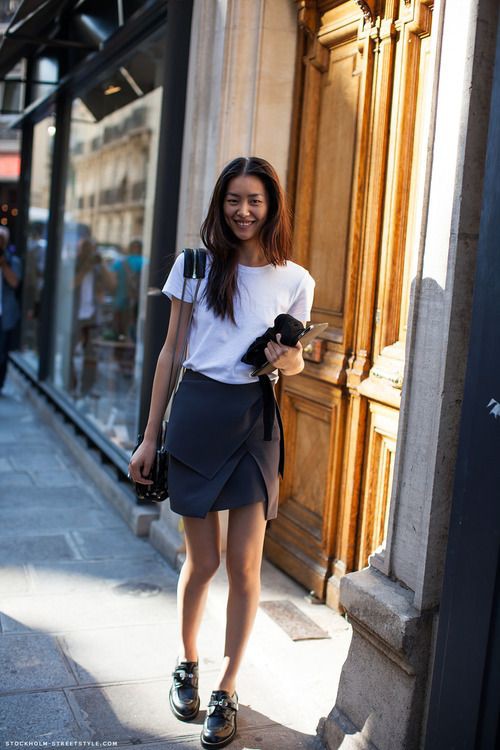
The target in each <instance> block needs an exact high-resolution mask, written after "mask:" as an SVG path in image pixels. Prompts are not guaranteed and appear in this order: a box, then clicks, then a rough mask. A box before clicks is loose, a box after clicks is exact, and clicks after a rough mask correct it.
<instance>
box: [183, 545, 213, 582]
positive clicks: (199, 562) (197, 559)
mask: <svg viewBox="0 0 500 750" xmlns="http://www.w3.org/2000/svg"><path fill="white" fill-rule="evenodd" d="M219 565H220V554H219V553H217V552H212V553H211V554H210V555H206V554H205V555H196V556H193V555H191V556H190V555H189V554H188V555H187V557H186V566H187V568H188V573H189V575H190V578H192V579H194V580H196V581H198V582H199V583H207V582H208V581H210V580H211V579H212V578H213V577H214V575H215V574H216V572H217V570H218V569H219Z"/></svg>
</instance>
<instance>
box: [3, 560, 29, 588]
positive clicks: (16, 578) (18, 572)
mask: <svg viewBox="0 0 500 750" xmlns="http://www.w3.org/2000/svg"><path fill="white" fill-rule="evenodd" d="M31 588H32V582H31V576H30V574H29V572H28V570H26V568H25V567H24V565H19V566H17V567H13V566H8V567H7V566H4V565H3V566H2V567H0V594H25V593H27V592H28V591H30V590H31Z"/></svg>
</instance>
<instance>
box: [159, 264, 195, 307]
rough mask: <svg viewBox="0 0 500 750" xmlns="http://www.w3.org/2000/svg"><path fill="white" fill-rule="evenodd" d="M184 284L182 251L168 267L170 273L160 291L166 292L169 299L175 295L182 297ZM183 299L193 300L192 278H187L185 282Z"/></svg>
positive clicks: (178, 297)
mask: <svg viewBox="0 0 500 750" xmlns="http://www.w3.org/2000/svg"><path fill="white" fill-rule="evenodd" d="M183 285H184V253H179V255H178V256H177V258H176V259H175V262H174V265H173V266H172V268H171V269H170V273H169V275H168V277H167V280H166V282H165V284H164V286H163V289H162V292H163V294H166V295H167V297H168V298H169V299H172V297H177V299H182V288H183ZM184 299H185V300H186V302H192V301H193V279H188V280H187V283H186V291H185V293H184Z"/></svg>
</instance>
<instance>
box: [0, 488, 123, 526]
mask: <svg viewBox="0 0 500 750" xmlns="http://www.w3.org/2000/svg"><path fill="white" fill-rule="evenodd" d="M26 476H28V475H26ZM0 481H1V475H0ZM5 481H6V482H7V481H8V480H7V478H6V479H5ZM29 481H30V483H32V480H31V478H30V479H29ZM9 506H11V507H17V506H22V507H25V508H26V507H29V508H32V507H34V506H40V507H43V508H48V509H50V508H62V509H64V508H73V507H77V508H80V509H83V508H88V509H90V508H95V509H99V510H103V511H107V512H108V513H111V514H112V515H113V516H115V517H116V518H118V516H116V514H114V513H112V511H111V510H110V508H109V506H106V505H105V504H104V503H103V502H102V501H101V502H99V500H97V499H96V497H95V495H94V494H93V493H91V492H89V490H88V489H87V488H85V487H37V488H36V489H33V488H26V489H25V488H19V489H18V490H17V491H16V493H15V495H13V494H12V492H10V491H9V490H5V491H4V489H3V488H2V489H0V508H2V509H3V508H7V507H9ZM124 527H125V528H126V524H124Z"/></svg>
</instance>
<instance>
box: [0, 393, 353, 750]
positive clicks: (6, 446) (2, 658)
mask: <svg viewBox="0 0 500 750" xmlns="http://www.w3.org/2000/svg"><path fill="white" fill-rule="evenodd" d="M28 387H29V386H24V387H23V386H22V385H20V384H19V383H18V381H17V380H16V381H15V382H14V381H13V380H12V379H11V380H10V381H8V383H7V385H6V387H5V389H4V395H3V396H1V397H0V519H1V524H0V558H1V560H0V563H1V566H0V665H1V666H0V747H2V748H3V747H29V746H31V747H60V748H63V747H64V748H69V747H117V746H119V747H132V746H137V745H139V746H140V747H141V748H143V750H153V749H154V750H167V749H171V750H174V749H181V750H191V749H194V748H199V747H200V744H199V733H200V729H201V724H202V722H203V718H204V710H202V711H201V712H200V714H199V717H198V719H197V720H196V721H195V722H192V723H189V724H186V723H182V722H179V721H177V720H176V719H175V718H174V717H173V716H172V714H171V712H170V710H169V706H168V689H169V685H170V673H171V670H172V667H173V665H174V661H175V658H176V641H177V638H176V604H175V588H176V582H177V573H176V571H174V570H173V569H172V568H171V567H170V566H169V565H168V564H167V562H166V561H165V560H164V559H163V558H162V557H161V555H160V554H159V553H158V552H157V551H156V550H155V549H154V548H153V547H152V546H151V544H149V542H148V540H147V538H139V537H136V536H135V535H134V534H133V533H132V531H131V530H130V528H129V526H128V525H127V524H126V523H125V521H124V520H123V519H122V518H121V516H120V515H119V514H118V513H117V511H116V510H115V509H114V507H113V506H112V505H110V503H109V501H108V500H107V499H106V497H105V496H104V495H103V493H102V492H101V491H100V490H99V488H98V487H97V486H95V485H93V484H92V482H91V481H90V480H89V478H88V476H86V475H85V473H84V471H83V469H82V468H81V466H80V464H78V463H77V462H76V461H75V458H74V457H73V456H72V454H71V453H70V452H69V451H68V450H67V448H66V447H65V445H64V443H63V442H62V441H61V439H60V438H59V437H58V436H57V435H56V434H55V432H54V431H53V430H52V429H50V428H49V427H48V426H47V425H46V424H44V422H43V421H42V419H41V417H40V416H39V413H38V412H37V410H36V409H35V407H34V406H33V405H32V404H31V402H30V400H29V399H28V398H26V388H28ZM225 586H226V580H225V574H224V571H223V570H221V572H220V574H218V576H217V577H216V579H215V581H214V583H213V585H212V587H211V592H210V596H209V601H208V605H207V611H206V616H205V619H204V623H203V626H202V632H201V638H200V655H201V660H200V671H201V679H200V683H201V685H200V687H201V698H202V708H203V706H204V705H205V704H206V701H207V700H208V697H209V694H210V690H211V687H212V683H213V680H214V678H215V675H216V674H217V671H218V664H219V663H220V659H221V654H222V647H223V622H224V608H225V592H226V588H225ZM305 593H306V592H305V591H304V590H303V589H302V588H301V587H300V586H298V585H297V584H295V583H294V582H293V581H291V580H290V579H289V578H288V577H287V576H285V575H284V574H283V573H281V572H279V571H278V570H277V569H276V568H274V566H272V565H271V564H269V563H268V562H265V563H264V566H263V590H262V597H261V598H262V600H263V601H264V600H277V599H286V600H288V601H291V602H293V603H295V604H296V605H297V606H298V607H299V608H300V609H301V610H302V611H303V612H304V613H305V614H307V615H308V616H309V617H311V618H312V619H313V620H314V621H315V622H316V623H318V624H319V625H320V626H321V627H322V628H324V629H326V630H327V631H328V633H329V634H330V638H329V639H323V640H307V641H295V642H294V641H292V640H291V639H290V637H289V636H288V635H287V634H286V633H285V632H284V630H282V628H281V627H279V626H278V625H277V624H276V623H275V622H274V621H273V620H272V619H270V617H269V616H268V615H267V614H266V613H265V612H264V611H263V610H262V609H260V610H259V612H258V615H257V620H256V625H255V630H254V633H253V635H252V639H251V642H250V645H249V648H248V651H247V656H246V659H245V663H244V666H243V668H242V672H241V678H240V681H239V687H238V692H239V697H240V702H241V705H240V712H239V732H238V735H237V737H236V739H235V740H234V741H233V743H232V744H231V745H230V747H231V748H232V749H233V750H244V749H245V748H246V749H247V750H250V749H252V750H301V749H302V748H307V749H309V750H312V748H317V747H318V744H317V740H316V737H315V735H316V727H317V724H318V721H319V720H320V719H321V717H323V716H326V715H327V714H328V712H329V711H330V709H331V708H332V707H333V705H334V703H335V695H336V691H337V685H338V680H339V676H340V670H341V667H342V664H343V662H344V660H345V658H346V655H347V651H348V647H349V642H350V637H351V633H350V628H349V626H348V624H347V623H346V621H345V620H344V619H343V618H342V617H340V616H339V615H337V614H335V613H334V612H332V611H331V610H329V609H328V608H327V607H325V606H323V605H314V604H311V603H310V602H309V601H308V600H307V599H306V597H305ZM28 743H30V744H29V745H28Z"/></svg>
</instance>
